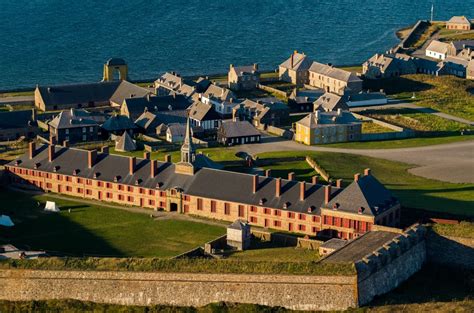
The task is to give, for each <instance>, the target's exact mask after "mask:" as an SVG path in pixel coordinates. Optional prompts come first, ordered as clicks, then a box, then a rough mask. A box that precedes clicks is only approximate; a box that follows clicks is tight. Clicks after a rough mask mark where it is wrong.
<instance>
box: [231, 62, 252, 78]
mask: <svg viewBox="0 0 474 313" xmlns="http://www.w3.org/2000/svg"><path fill="white" fill-rule="evenodd" d="M229 71H232V72H234V73H235V74H236V75H237V76H242V75H244V74H257V73H258V69H256V68H255V67H254V65H242V66H233V67H231V68H230V70H229Z"/></svg>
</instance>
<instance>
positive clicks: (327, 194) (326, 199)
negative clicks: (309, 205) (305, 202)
mask: <svg viewBox="0 0 474 313" xmlns="http://www.w3.org/2000/svg"><path fill="white" fill-rule="evenodd" d="M329 201H331V185H326V186H324V204H328V203H329Z"/></svg>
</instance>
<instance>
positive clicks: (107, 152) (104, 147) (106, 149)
mask: <svg viewBox="0 0 474 313" xmlns="http://www.w3.org/2000/svg"><path fill="white" fill-rule="evenodd" d="M100 152H101V153H103V154H109V146H103V147H102V148H101V149H100Z"/></svg>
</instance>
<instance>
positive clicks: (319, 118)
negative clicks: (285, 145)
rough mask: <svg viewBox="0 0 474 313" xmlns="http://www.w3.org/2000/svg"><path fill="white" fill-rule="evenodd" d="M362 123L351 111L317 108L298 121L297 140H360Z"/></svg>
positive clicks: (313, 143) (326, 141) (324, 142)
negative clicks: (323, 110) (320, 109)
mask: <svg viewBox="0 0 474 313" xmlns="http://www.w3.org/2000/svg"><path fill="white" fill-rule="evenodd" d="M361 133H362V124H361V122H360V121H359V120H357V119H356V118H355V117H354V116H353V115H352V113H350V112H349V111H343V110H341V109H338V110H337V111H336V112H335V111H330V112H320V111H318V110H316V111H315V112H313V113H310V114H308V115H307V116H305V117H304V118H302V119H301V120H299V121H298V122H296V132H295V141H297V142H301V143H303V144H305V145H315V144H326V143H335V142H346V141H359V140H360V137H361Z"/></svg>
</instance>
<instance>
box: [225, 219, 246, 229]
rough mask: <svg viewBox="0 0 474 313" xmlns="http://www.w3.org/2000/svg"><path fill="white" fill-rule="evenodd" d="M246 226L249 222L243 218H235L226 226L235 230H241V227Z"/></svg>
mask: <svg viewBox="0 0 474 313" xmlns="http://www.w3.org/2000/svg"><path fill="white" fill-rule="evenodd" d="M247 227H249V224H248V223H247V222H246V221H243V220H236V221H234V222H233V223H232V224H230V225H229V226H227V228H230V229H237V230H242V229H244V228H247Z"/></svg>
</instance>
